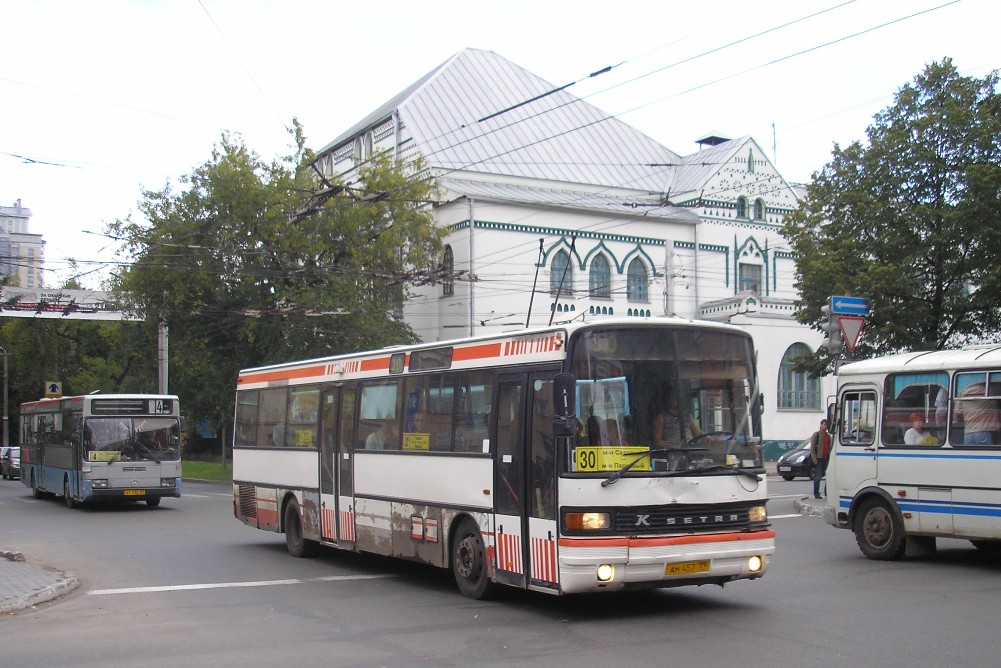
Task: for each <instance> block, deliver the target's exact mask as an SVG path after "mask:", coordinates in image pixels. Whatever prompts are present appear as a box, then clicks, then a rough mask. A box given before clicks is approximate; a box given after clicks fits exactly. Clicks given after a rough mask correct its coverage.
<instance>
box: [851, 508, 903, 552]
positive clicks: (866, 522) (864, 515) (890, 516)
mask: <svg viewBox="0 0 1001 668" xmlns="http://www.w3.org/2000/svg"><path fill="white" fill-rule="evenodd" d="M854 531H855V541H856V542H857V543H858V546H859V549H860V550H862V554H864V555H865V556H867V557H869V558H870V559H879V560H880V561H892V560H894V559H899V558H900V556H901V555H902V554H903V553H904V548H905V547H906V546H907V542H906V541H905V540H904V526H903V522H901V521H900V519H899V518H898V517H897V513H896V512H895V509H894V508H891V507H890V504H889V502H887V501H885V500H883V499H880V498H870V499H866V500H865V501H863V502H862V505H861V506H860V507H859V509H858V512H857V513H856V514H855V525H854Z"/></svg>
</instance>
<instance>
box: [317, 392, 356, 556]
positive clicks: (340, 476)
mask: <svg viewBox="0 0 1001 668" xmlns="http://www.w3.org/2000/svg"><path fill="white" fill-rule="evenodd" d="M320 404H321V415H320V515H321V517H322V522H321V530H320V531H321V533H320V535H321V537H322V538H323V540H326V541H332V542H336V543H337V544H338V546H339V547H346V548H350V547H352V546H353V544H354V540H355V529H354V527H355V522H354V499H353V498H352V494H353V493H354V491H353V490H354V485H353V484H352V480H351V471H352V459H351V457H352V453H353V450H352V447H351V442H352V441H351V439H352V436H353V434H354V419H355V389H354V388H353V387H328V388H326V389H324V391H323V394H322V396H321V397H320Z"/></svg>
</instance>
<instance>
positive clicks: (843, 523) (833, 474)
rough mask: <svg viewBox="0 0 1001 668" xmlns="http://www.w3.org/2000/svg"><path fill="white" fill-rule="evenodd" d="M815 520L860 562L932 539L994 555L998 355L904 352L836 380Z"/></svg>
mask: <svg viewBox="0 0 1001 668" xmlns="http://www.w3.org/2000/svg"><path fill="white" fill-rule="evenodd" d="M828 412H829V414H830V416H831V418H830V420H829V424H830V425H831V429H832V431H833V432H834V438H833V439H832V443H833V446H832V451H831V459H830V462H829V466H828V468H827V488H828V503H827V505H826V506H825V508H824V517H825V519H826V520H827V522H828V523H829V524H832V525H833V526H835V527H839V528H843V529H850V530H851V531H853V532H854V533H855V539H856V541H857V542H858V545H859V548H860V549H861V550H862V552H863V554H865V555H866V556H867V557H870V558H872V559H883V560H890V559H897V558H899V557H901V556H903V555H904V554H905V553H906V554H908V555H918V554H927V553H929V552H931V551H933V550H934V549H935V539H936V538H939V537H946V538H959V539H965V540H969V541H971V542H972V543H973V545H975V546H976V547H978V548H981V549H989V550H1001V520H999V518H1001V347H998V346H989V347H970V348H966V349H963V350H940V351H934V352H912V353H905V354H899V355H892V356H888V357H882V358H874V359H869V360H864V361H859V362H852V363H850V364H847V365H845V366H842V367H841V369H840V372H839V374H838V395H837V403H836V404H834V405H832V406H830V407H829V409H828Z"/></svg>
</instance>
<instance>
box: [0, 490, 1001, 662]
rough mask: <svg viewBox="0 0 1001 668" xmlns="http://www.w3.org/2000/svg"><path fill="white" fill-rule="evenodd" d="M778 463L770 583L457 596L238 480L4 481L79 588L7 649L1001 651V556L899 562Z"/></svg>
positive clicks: (114, 656)
mask: <svg viewBox="0 0 1001 668" xmlns="http://www.w3.org/2000/svg"><path fill="white" fill-rule="evenodd" d="M808 491H809V483H808V482H806V481H794V482H785V481H782V480H778V479H776V480H770V482H769V493H770V495H771V496H772V500H771V501H770V503H769V510H770V514H771V516H772V518H773V522H774V525H775V527H776V531H777V534H778V538H777V544H778V546H777V550H776V553H775V556H774V559H773V561H772V564H771V569H770V570H769V572H768V574H767V575H766V576H765V578H763V579H762V580H759V581H754V582H737V583H733V584H730V585H727V586H726V587H725V588H719V587H694V588H681V589H669V590H660V591H653V592H646V593H638V594H637V593H632V594H612V595H596V596H584V597H564V598H553V597H549V596H545V595H541V594H534V593H526V592H520V591H513V590H512V591H507V592H506V593H505V595H504V596H502V597H501V598H500V599H498V600H494V601H485V602H480V601H471V600H468V599H465V598H463V597H461V596H460V595H459V594H458V593H457V591H456V589H455V586H454V584H453V582H452V580H451V576H450V574H449V573H447V572H446V571H441V570H438V569H432V568H428V567H423V566H418V565H414V564H408V563H404V562H398V561H394V560H388V559H381V558H372V557H369V556H361V555H351V554H341V553H338V552H336V551H328V552H325V553H324V554H323V555H322V556H320V557H319V558H316V559H294V558H292V557H290V556H289V555H288V554H287V553H286V552H285V547H284V542H283V540H282V536H280V535H278V534H270V533H266V532H262V531H257V530H254V529H251V528H249V527H245V526H243V525H242V524H241V523H239V522H238V521H237V520H235V519H234V518H233V516H232V500H231V497H230V488H229V486H228V485H225V484H206V483H202V484H200V483H187V482H186V483H185V487H184V497H183V498H181V499H176V500H175V499H167V500H165V501H164V502H163V505H162V506H161V507H160V508H159V509H155V510H154V509H148V508H146V506H145V505H141V504H140V505H134V506H129V507H125V508H110V509H108V508H105V509H82V510H69V509H67V508H65V507H64V506H63V505H62V503H61V500H60V499H43V500H35V499H32V498H31V496H30V491H29V490H28V489H27V488H26V487H24V486H22V485H20V483H18V482H8V481H3V482H2V483H0V549H15V550H19V551H21V552H23V553H24V554H25V555H26V556H28V558H29V559H32V560H33V561H35V560H38V559H41V560H42V561H43V562H45V563H47V564H49V565H51V566H53V567H56V568H59V569H63V570H67V571H70V572H72V573H74V574H75V575H76V576H77V577H78V578H79V579H80V581H81V586H80V587H79V589H77V590H76V591H74V592H73V593H71V594H70V595H68V596H66V597H64V598H62V599H60V600H57V601H54V602H52V603H50V604H47V605H43V606H39V607H38V608H37V609H35V610H26V611H22V612H19V613H17V614H15V615H7V616H5V617H4V618H2V619H0V665H3V666H7V667H10V668H16V667H19V666H26V667H28V666H30V667H35V666H40V665H60V664H72V665H74V666H78V667H80V666H123V667H124V666H128V667H129V668H135V667H136V666H138V665H142V666H177V665H206V664H211V665H215V666H241V667H246V666H250V665H252V666H259V665H268V664H271V665H282V666H285V665H304V664H307V663H310V664H314V665H328V666H460V665H463V666H464V665H469V664H474V663H475V664H477V665H486V666H502V665H503V666H507V665H512V664H520V665H528V666H536V665H539V666H541V665H545V666H547V667H549V666H573V667H574V668H586V667H590V666H601V667H602V668H607V666H609V665H618V666H648V665H658V666H691V665H700V666H723V665H739V666H742V667H743V666H747V667H751V666H769V667H774V666H785V665H790V666H798V667H802V666H851V667H852V668H857V667H858V666H907V667H908V668H913V666H915V665H921V666H942V665H956V666H980V665H984V666H986V665H996V664H997V658H996V657H997V654H998V652H999V650H1001V639H999V638H998V634H997V633H996V628H997V622H996V615H997V592H996V587H997V584H998V583H999V582H1001V580H999V575H1001V564H997V563H993V562H991V560H990V559H988V558H987V557H985V555H983V554H981V553H979V552H977V551H975V550H973V549H972V548H971V547H969V546H968V544H966V543H963V542H960V541H941V542H940V550H939V553H938V554H937V555H935V556H933V557H931V558H927V559H922V560H905V561H900V562H895V563H882V562H874V561H869V560H867V559H865V558H864V557H863V556H862V555H861V553H860V552H859V551H858V549H857V547H856V546H855V542H854V538H853V536H852V535H851V534H850V533H848V532H847V531H839V530H836V529H833V528H831V527H829V526H827V525H825V524H824V523H823V521H822V520H821V519H819V518H817V517H807V516H801V515H799V514H798V513H796V512H795V510H794V508H793V502H794V501H795V500H796V499H797V498H800V497H802V496H805V495H806V494H807V493H808Z"/></svg>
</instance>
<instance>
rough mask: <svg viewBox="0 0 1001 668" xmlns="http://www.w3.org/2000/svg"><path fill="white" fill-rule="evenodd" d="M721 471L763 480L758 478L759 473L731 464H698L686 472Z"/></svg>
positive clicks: (693, 473)
mask: <svg viewBox="0 0 1001 668" xmlns="http://www.w3.org/2000/svg"><path fill="white" fill-rule="evenodd" d="M720 471H729V472H730V473H733V474H735V475H742V476H744V477H746V478H750V479H751V480H755V481H760V480H761V479H760V478H758V474H757V473H754V472H752V471H748V470H747V469H738V468H734V467H733V466H730V465H728V464H710V465H709V466H696V467H695V468H692V469H689V470H688V471H686V473H689V474H691V475H695V474H698V473H718V472H720Z"/></svg>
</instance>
